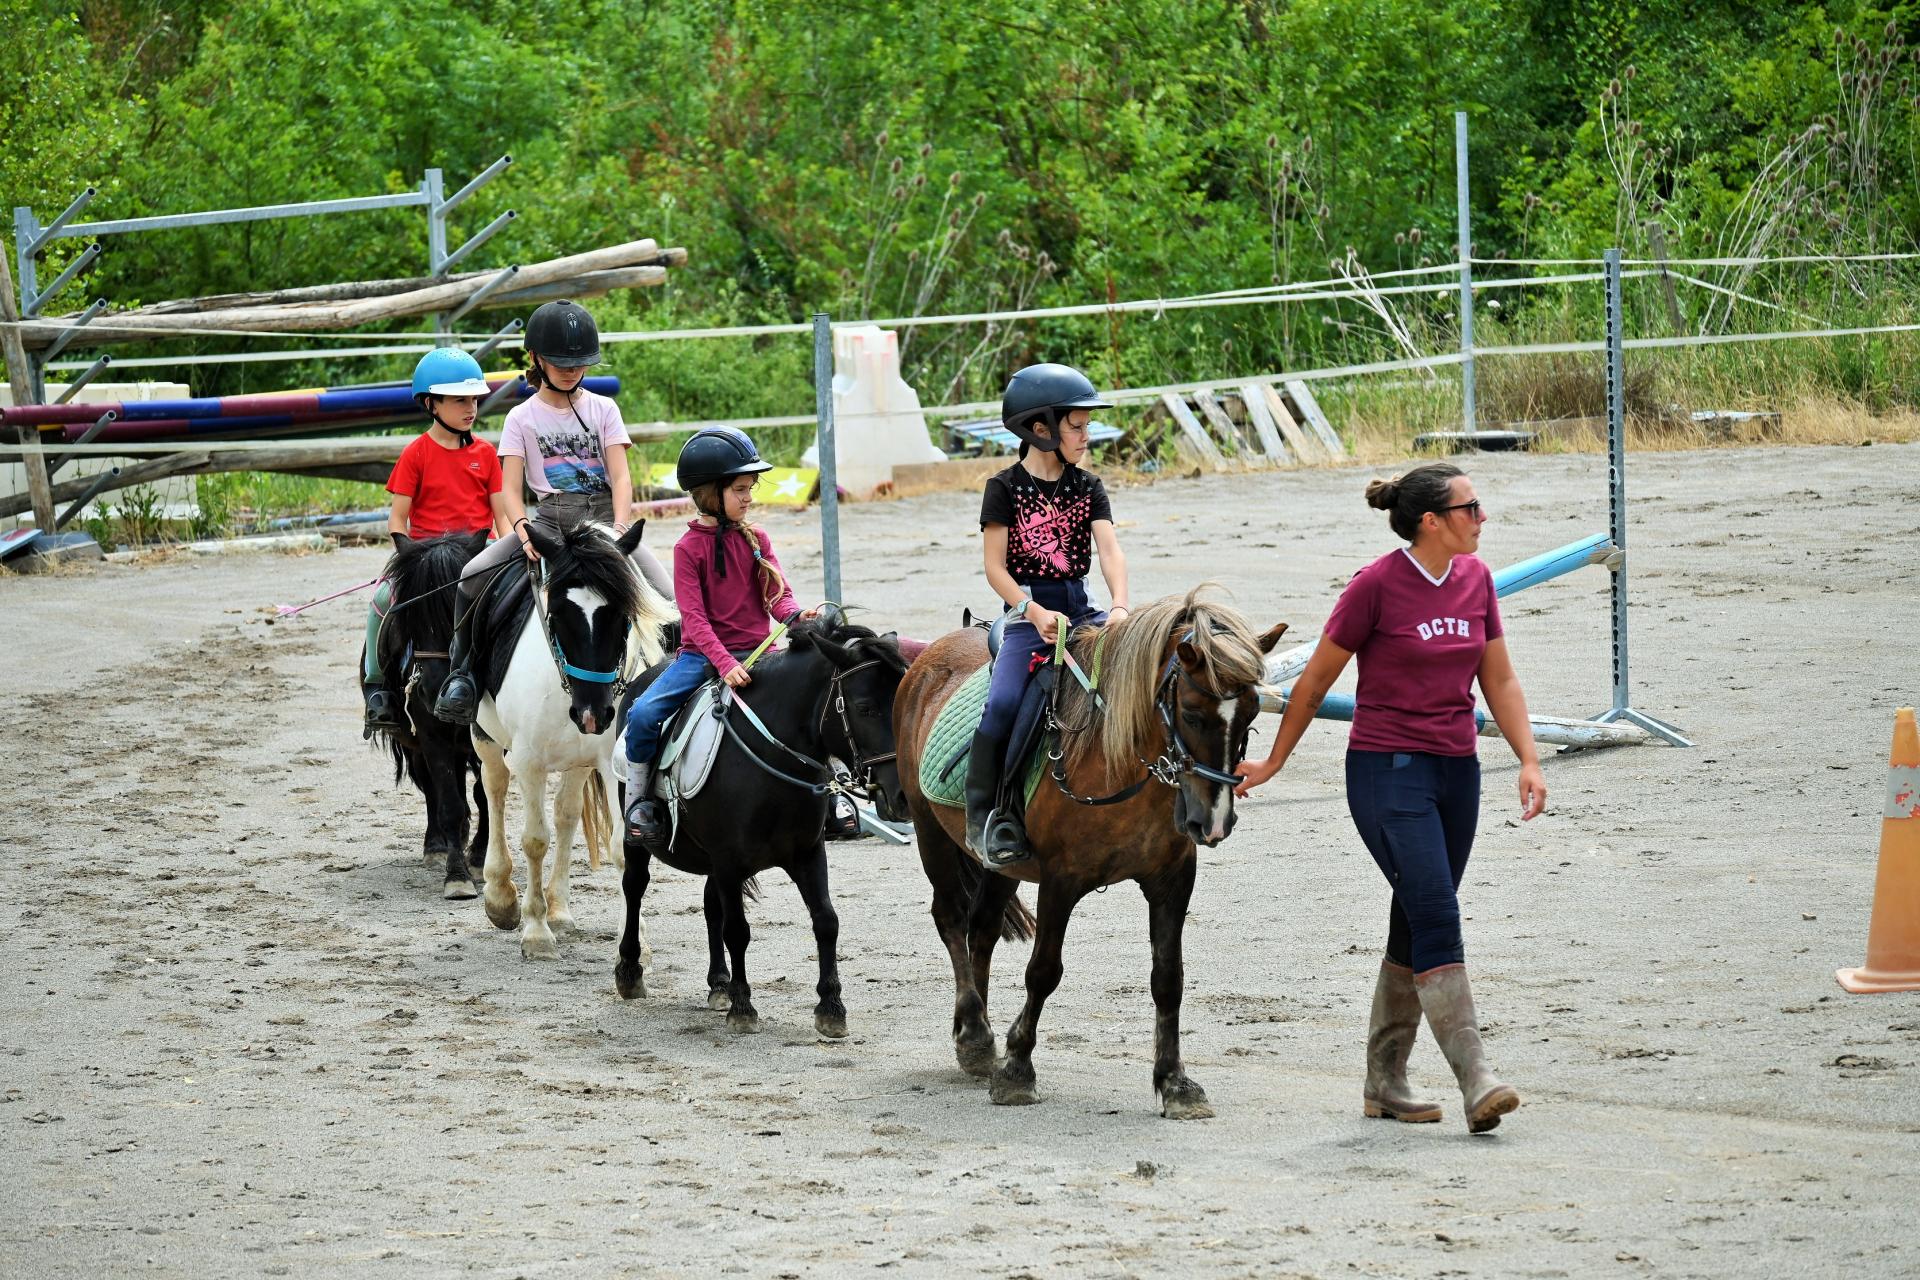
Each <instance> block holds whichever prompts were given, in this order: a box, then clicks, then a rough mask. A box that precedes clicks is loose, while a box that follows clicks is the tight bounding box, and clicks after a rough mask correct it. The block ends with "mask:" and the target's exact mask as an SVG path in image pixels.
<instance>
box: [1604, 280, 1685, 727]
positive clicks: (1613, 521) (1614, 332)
mask: <svg viewBox="0 0 1920 1280" xmlns="http://www.w3.org/2000/svg"><path fill="white" fill-rule="evenodd" d="M1604 261H1605V266H1604V267H1603V268H1602V271H1603V273H1604V274H1605V276H1606V289H1607V533H1608V536H1610V537H1611V538H1612V539H1613V545H1614V547H1615V551H1616V559H1615V562H1614V564H1613V592H1612V595H1613V626H1612V629H1613V705H1612V706H1611V707H1609V708H1608V709H1607V710H1605V711H1603V712H1601V713H1600V714H1599V715H1597V716H1595V717H1594V719H1596V720H1601V721H1613V720H1625V721H1627V722H1629V723H1631V724H1637V725H1639V726H1640V727H1641V728H1642V729H1645V730H1646V731H1647V732H1648V733H1651V734H1653V735H1654V736H1655V737H1657V738H1660V739H1662V740H1664V741H1666V742H1667V743H1669V744H1671V745H1673V746H1676V747H1690V746H1692V745H1693V743H1692V742H1690V741H1688V740H1687V739H1686V738H1684V737H1682V736H1681V734H1680V731H1679V730H1678V729H1676V728H1674V727H1673V726H1672V725H1670V724H1667V723H1666V722H1664V721H1661V720H1656V719H1654V718H1653V717H1652V716H1650V715H1646V714H1644V713H1642V712H1639V711H1636V710H1634V709H1633V702H1632V697H1631V690H1630V689H1629V687H1628V679H1627V562H1628V560H1629V559H1630V558H1631V557H1630V556H1629V555H1628V554H1627V357H1626V332H1625V331H1626V315H1625V312H1624V310H1623V309H1622V306H1621V297H1620V250H1618V249H1609V250H1607V252H1606V257H1605V259H1604Z"/></svg>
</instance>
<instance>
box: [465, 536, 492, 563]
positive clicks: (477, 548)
mask: <svg viewBox="0 0 1920 1280" xmlns="http://www.w3.org/2000/svg"><path fill="white" fill-rule="evenodd" d="M492 536H493V530H491V529H475V530H474V531H473V532H472V533H470V534H468V535H467V558H468V559H472V558H473V557H474V556H477V555H479V554H480V553H481V552H482V551H483V550H485V549H486V545H487V539H488V538H490V537H492Z"/></svg>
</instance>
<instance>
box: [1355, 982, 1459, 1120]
mask: <svg viewBox="0 0 1920 1280" xmlns="http://www.w3.org/2000/svg"><path fill="white" fill-rule="evenodd" d="M1419 1033H1420V993H1419V992H1417V991H1415V990H1414V986H1413V970H1411V969H1409V968H1406V967H1405V966H1403V965H1397V964H1395V963H1393V961H1391V960H1382V961H1381V962H1380V976H1379V978H1378V979H1377V980H1376V981H1375V982H1374V984H1373V1017H1372V1018H1371V1020H1369V1022H1368V1023H1367V1084H1366V1088H1365V1090H1364V1091H1363V1093H1362V1102H1363V1105H1364V1107H1365V1110H1366V1114H1367V1115H1369V1116H1373V1117H1375V1118H1377V1119H1385V1120H1399V1121H1402V1122H1404V1123H1406V1124H1432V1123H1434V1122H1435V1121H1437V1120H1438V1119H1440V1104H1439V1103H1437V1102H1429V1101H1427V1100H1425V1099H1422V1098H1416V1097H1414V1096H1413V1090H1412V1089H1410V1088H1409V1087H1408V1085H1407V1056H1408V1055H1409V1054H1410V1053H1412V1052H1413V1041H1414V1038H1415V1037H1416V1036H1417V1035H1419Z"/></svg>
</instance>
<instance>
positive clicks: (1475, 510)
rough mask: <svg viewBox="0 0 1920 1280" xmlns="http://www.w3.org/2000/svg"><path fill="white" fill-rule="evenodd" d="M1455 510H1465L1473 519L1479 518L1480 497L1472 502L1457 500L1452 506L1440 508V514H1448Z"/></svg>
mask: <svg viewBox="0 0 1920 1280" xmlns="http://www.w3.org/2000/svg"><path fill="white" fill-rule="evenodd" d="M1453 511H1464V512H1466V513H1467V514H1468V515H1469V516H1471V517H1472V518H1473V519H1475V520H1478V519H1479V518H1480V514H1481V506H1480V499H1478V498H1475V499H1474V500H1473V501H1472V502H1456V503H1454V504H1453V505H1452V506H1450V507H1442V508H1440V510H1439V513H1438V514H1440V515H1446V514H1448V513H1449V512H1453Z"/></svg>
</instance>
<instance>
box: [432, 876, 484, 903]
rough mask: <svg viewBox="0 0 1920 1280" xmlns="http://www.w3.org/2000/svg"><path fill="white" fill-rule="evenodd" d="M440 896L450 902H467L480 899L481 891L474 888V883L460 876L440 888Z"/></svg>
mask: <svg viewBox="0 0 1920 1280" xmlns="http://www.w3.org/2000/svg"><path fill="white" fill-rule="evenodd" d="M440 896H441V897H443V898H445V899H446V900H447V901H448V902H465V901H467V900H468V899H470V898H477V897H479V896H480V891H479V890H478V889H476V888H474V887H473V881H471V880H469V879H467V878H466V877H464V876H459V877H456V878H454V879H452V880H449V881H447V882H446V883H445V884H443V885H441V886H440Z"/></svg>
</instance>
